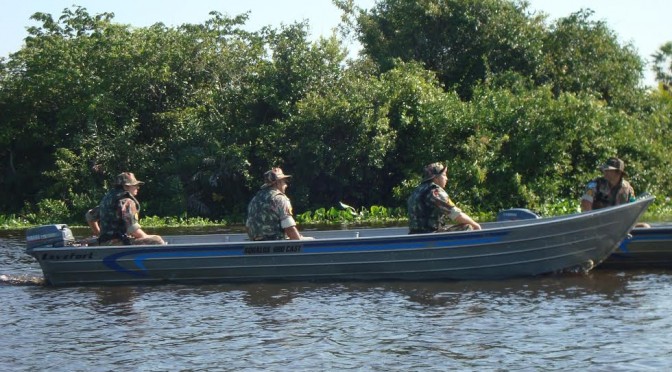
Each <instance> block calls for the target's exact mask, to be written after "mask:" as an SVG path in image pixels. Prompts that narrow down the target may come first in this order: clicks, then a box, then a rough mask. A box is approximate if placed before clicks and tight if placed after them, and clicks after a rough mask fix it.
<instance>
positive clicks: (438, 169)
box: [422, 163, 446, 182]
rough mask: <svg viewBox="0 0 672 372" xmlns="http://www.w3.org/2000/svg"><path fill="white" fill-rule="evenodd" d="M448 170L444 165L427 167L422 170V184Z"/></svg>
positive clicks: (434, 164) (433, 164)
mask: <svg viewBox="0 0 672 372" xmlns="http://www.w3.org/2000/svg"><path fill="white" fill-rule="evenodd" d="M445 170H446V166H445V165H443V164H442V163H432V164H429V165H426V166H425V168H424V169H423V170H422V182H425V181H429V180H431V179H433V178H434V177H436V176H438V175H440V174H441V173H443V172H444V171H445Z"/></svg>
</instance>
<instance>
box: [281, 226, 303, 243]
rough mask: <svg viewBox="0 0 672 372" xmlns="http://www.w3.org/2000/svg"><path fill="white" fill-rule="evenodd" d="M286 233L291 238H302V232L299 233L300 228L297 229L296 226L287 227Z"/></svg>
mask: <svg viewBox="0 0 672 372" xmlns="http://www.w3.org/2000/svg"><path fill="white" fill-rule="evenodd" d="M285 234H287V236H288V237H289V238H290V239H291V240H301V238H302V236H301V233H299V229H297V228H296V226H290V227H287V228H285Z"/></svg>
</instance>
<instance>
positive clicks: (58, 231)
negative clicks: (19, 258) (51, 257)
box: [26, 224, 75, 250]
mask: <svg viewBox="0 0 672 372" xmlns="http://www.w3.org/2000/svg"><path fill="white" fill-rule="evenodd" d="M74 243H75V237H74V235H72V231H71V230H70V228H69V227H68V225H66V224H55V225H44V226H38V227H31V228H29V229H28V230H26V249H28V250H30V249H33V248H38V247H66V246H71V245H73V244H74Z"/></svg>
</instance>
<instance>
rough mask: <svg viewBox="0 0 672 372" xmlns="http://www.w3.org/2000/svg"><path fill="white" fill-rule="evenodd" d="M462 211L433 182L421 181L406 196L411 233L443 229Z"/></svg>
mask: <svg viewBox="0 0 672 372" xmlns="http://www.w3.org/2000/svg"><path fill="white" fill-rule="evenodd" d="M460 213H462V211H461V210H460V208H458V207H456V206H455V204H454V203H453V202H452V201H451V200H450V197H448V194H447V193H446V191H445V190H444V189H443V188H441V187H440V186H439V185H437V184H435V183H434V182H423V183H421V184H420V186H418V187H416V188H415V190H413V193H412V194H411V196H410V197H409V198H408V227H409V231H410V233H411V234H415V233H426V232H435V231H439V230H443V229H444V228H445V227H446V226H447V225H448V222H449V220H454V219H456V218H457V217H458V216H459V215H460Z"/></svg>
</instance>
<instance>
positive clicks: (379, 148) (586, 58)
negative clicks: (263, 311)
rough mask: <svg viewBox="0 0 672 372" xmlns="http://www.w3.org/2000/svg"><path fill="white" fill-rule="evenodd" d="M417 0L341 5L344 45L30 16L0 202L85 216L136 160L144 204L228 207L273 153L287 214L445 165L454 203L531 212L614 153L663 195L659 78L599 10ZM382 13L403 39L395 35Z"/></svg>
mask: <svg viewBox="0 0 672 372" xmlns="http://www.w3.org/2000/svg"><path fill="white" fill-rule="evenodd" d="M413 3H414V4H415V5H413V7H412V10H413V12H424V13H423V14H424V15H423V16H422V18H418V19H416V20H415V21H414V22H403V20H404V19H405V18H404V17H411V16H412V14H406V13H403V12H401V13H399V10H400V9H401V10H404V9H406V8H407V7H408V6H409V4H410V2H404V1H401V0H387V1H382V2H379V3H378V4H377V7H376V8H375V9H373V10H371V11H365V10H356V9H355V10H353V9H347V8H346V10H348V11H349V12H350V15H352V16H354V19H355V20H356V22H355V31H356V32H357V33H358V35H360V40H361V41H362V42H363V43H364V54H363V55H362V56H361V57H359V58H357V59H356V60H347V59H346V51H345V50H344V48H343V46H342V44H341V42H340V40H339V39H337V38H336V37H331V38H326V39H320V40H318V41H317V42H310V41H308V33H307V29H306V25H305V24H302V23H298V24H293V25H288V26H283V27H281V28H280V29H271V28H264V29H262V30H259V31H257V32H247V31H244V30H243V29H242V26H243V25H244V24H245V21H246V16H245V15H242V16H239V17H235V18H227V17H224V16H222V15H221V14H218V13H212V14H211V18H210V19H208V20H206V21H205V22H204V23H203V24H187V25H182V26H180V27H176V28H173V27H166V26H164V25H162V24H157V25H154V26H151V27H147V28H130V27H128V26H124V25H119V24H115V23H114V22H113V17H112V15H111V14H101V15H95V16H91V15H89V14H88V13H87V12H86V10H85V9H83V8H75V9H72V10H67V9H66V11H64V13H63V15H62V16H61V17H60V18H59V19H58V20H57V21H55V20H53V18H52V17H51V16H50V15H47V14H40V13H38V14H36V15H35V16H34V18H35V19H36V20H38V21H40V22H42V26H41V27H35V28H32V29H30V30H29V35H28V37H27V38H26V43H25V46H24V47H23V48H22V49H21V50H19V51H17V52H16V53H14V54H12V55H11V56H10V58H9V59H7V60H2V61H0V123H1V125H2V128H3V130H2V131H0V149H1V150H2V151H1V152H0V192H2V193H3V195H5V196H6V197H5V198H2V199H1V200H0V211H2V214H5V215H11V214H16V215H24V216H30V217H31V218H33V217H34V218H35V219H36V220H40V221H42V220H41V219H40V218H39V215H41V214H44V213H46V215H50V216H52V217H51V218H54V219H56V218H58V219H61V218H63V219H70V220H73V219H74V220H77V219H80V220H82V221H83V214H84V212H85V211H86V209H87V208H89V207H90V206H92V205H93V204H95V202H96V201H97V200H99V199H100V197H101V196H102V195H103V193H104V192H105V189H106V188H107V187H109V182H110V180H112V179H113V177H114V175H116V174H117V173H119V172H121V171H124V170H129V171H133V172H135V173H136V175H137V176H138V177H139V178H140V179H142V180H144V181H145V182H147V184H146V185H145V186H144V187H143V188H142V190H141V194H140V199H141V201H142V202H143V213H144V214H145V215H157V216H161V217H179V218H189V217H206V218H209V219H212V220H221V219H222V218H225V217H226V218H228V219H229V220H232V221H235V222H239V221H242V219H243V216H244V213H245V209H246V205H247V202H248V201H249V199H250V197H251V196H252V194H253V193H254V192H255V191H256V189H257V188H258V187H259V185H260V183H261V174H262V173H263V172H264V171H265V170H266V169H268V168H269V167H271V166H281V167H283V168H284V169H285V171H286V173H289V174H293V175H294V178H293V180H292V184H291V186H290V189H289V191H288V193H289V194H290V196H291V198H292V200H293V203H294V207H295V209H296V211H297V214H301V213H303V212H305V211H316V210H320V208H325V209H324V210H325V211H330V210H331V209H330V208H332V207H334V206H337V204H338V202H340V201H343V202H346V203H348V204H351V205H356V206H362V207H361V208H363V207H364V206H372V205H380V206H387V207H390V208H393V210H396V209H394V208H402V209H403V207H404V205H405V199H406V196H407V195H408V192H409V190H410V189H411V188H412V187H413V186H415V185H416V184H417V182H418V181H419V173H420V169H421V167H422V165H424V164H426V163H429V162H433V161H437V160H438V161H444V162H446V163H447V164H448V166H449V177H450V180H449V186H448V189H449V192H450V194H451V196H453V198H454V199H455V200H456V201H457V202H458V203H459V204H460V205H461V206H464V207H466V208H467V209H470V210H473V211H474V212H479V211H480V212H485V211H492V210H497V209H500V208H508V207H530V208H533V209H534V208H542V207H543V206H544V205H548V204H549V203H550V204H555V205H558V204H560V205H561V204H563V203H565V201H566V200H577V199H578V197H579V195H580V193H581V190H582V187H583V184H584V183H585V182H586V180H588V179H590V178H592V177H594V176H595V175H596V174H597V173H598V172H597V170H596V167H597V166H598V165H599V164H600V162H602V161H604V159H606V158H607V157H609V156H613V155H616V156H619V157H622V158H623V159H624V160H625V161H626V164H627V167H628V169H627V170H628V172H629V174H630V178H631V180H632V182H633V184H634V186H635V189H636V190H637V191H649V192H651V193H653V194H656V195H659V196H667V195H669V194H670V190H672V185H671V184H670V182H671V181H670V169H672V166H671V165H672V164H670V159H669V156H667V151H666V149H668V148H669V147H670V141H672V140H671V139H670V138H669V136H668V135H667V133H669V130H670V126H671V125H672V124H671V122H670V120H671V119H670V118H671V117H672V115H671V113H672V104H671V101H672V100H671V99H670V96H669V92H668V91H665V90H664V89H663V88H662V87H661V89H660V90H659V91H658V92H646V91H644V90H642V89H641V88H640V87H639V86H637V79H636V78H637V77H638V76H639V75H640V74H641V68H642V64H641V61H639V60H638V58H637V57H636V55H635V54H634V53H633V52H632V50H631V47H630V46H624V47H623V46H620V45H619V44H618V43H617V42H616V40H615V37H614V36H613V33H611V32H610V30H609V29H608V28H607V27H606V25H605V24H603V23H600V22H592V21H591V20H590V17H589V16H590V14H589V13H587V12H579V13H577V14H575V15H572V16H570V17H567V18H565V19H562V20H559V21H558V22H557V23H555V24H553V25H550V26H546V25H545V24H544V23H543V21H544V19H543V17H540V16H534V17H531V16H528V15H526V13H525V9H526V8H525V7H524V5H522V4H518V3H515V4H513V5H512V3H510V2H507V1H503V0H474V1H471V2H460V1H438V0H427V1H421V2H413ZM467 3H468V4H471V5H470V6H469V7H466V8H464V9H463V8H462V6H463V5H460V4H467ZM404 4H405V5H404ZM423 7H424V8H423ZM451 7H455V8H454V9H452V8H451ZM423 9H424V10H423ZM451 10H452V11H451ZM456 10H459V12H458V11H456ZM356 11H359V13H357V12H356ZM448 15H450V16H448ZM392 20H394V22H393V23H394V24H397V27H402V26H403V27H404V29H403V30H399V33H398V34H399V35H405V36H404V37H406V39H398V40H389V39H390V38H392V37H393V36H392V35H394V33H393V32H392V31H394V29H388V28H389V26H390V24H391V23H390V22H391V21H392ZM521 20H523V21H524V22H520V21H521ZM474 22H476V23H474ZM495 23H496V24H495ZM444 24H445V25H446V27H448V28H446V29H445V30H443V31H442V29H436V27H437V25H444ZM474 24H482V25H483V27H480V28H479V27H472V26H473V25H474ZM383 26H384V27H383ZM446 30H453V32H450V33H449V32H448V31H446ZM402 31H403V32H402ZM390 32H392V33H390ZM442 32H445V34H441V33H442ZM437 33H438V34H437ZM413 35H415V36H416V37H421V36H422V37H423V39H422V40H418V39H413V38H412V37H411V36H413ZM381 37H383V38H385V40H387V41H389V42H386V43H383V44H374V42H376V40H379V39H380V38H381ZM540 40H542V41H543V42H540ZM574 40H580V41H581V42H580V45H581V48H577V49H576V50H574V51H572V50H570V49H568V47H567V45H570V44H571V43H572V41H574ZM413 43H416V44H417V43H420V44H417V45H416V44H413ZM418 45H421V46H422V48H420V49H417V48H416V49H413V48H414V47H418ZM468 45H472V46H474V48H467V46H468ZM542 45H543V47H542ZM476 46H478V48H476ZM418 50H420V51H421V52H422V53H415V54H414V53H412V52H413V51H418ZM430 52H431V53H430ZM598 52H599V53H598ZM446 53H447V54H446ZM595 53H598V54H599V55H600V56H601V57H600V58H592V57H590V56H592V55H598V54H595ZM442 56H443V57H442ZM447 57H450V58H447ZM609 72H612V73H609ZM329 213H331V212H329ZM304 217H306V218H314V216H312V215H311V216H308V215H305V216H304Z"/></svg>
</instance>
